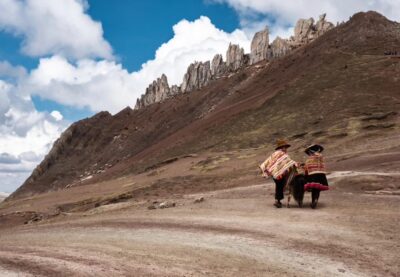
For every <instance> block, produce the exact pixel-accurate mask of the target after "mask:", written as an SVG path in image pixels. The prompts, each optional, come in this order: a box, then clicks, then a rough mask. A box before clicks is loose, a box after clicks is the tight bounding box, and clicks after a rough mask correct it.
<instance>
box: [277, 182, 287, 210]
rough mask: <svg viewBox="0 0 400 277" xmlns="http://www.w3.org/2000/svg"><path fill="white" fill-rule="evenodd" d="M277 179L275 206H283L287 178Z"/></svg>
mask: <svg viewBox="0 0 400 277" xmlns="http://www.w3.org/2000/svg"><path fill="white" fill-rule="evenodd" d="M274 181H275V204H274V205H275V206H276V207H279V208H280V207H281V206H282V204H281V200H282V199H283V187H284V185H285V180H284V178H282V179H280V180H276V179H274Z"/></svg>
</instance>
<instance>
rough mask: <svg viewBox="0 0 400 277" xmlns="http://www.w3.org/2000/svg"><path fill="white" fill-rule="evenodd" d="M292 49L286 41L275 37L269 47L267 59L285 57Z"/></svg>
mask: <svg viewBox="0 0 400 277" xmlns="http://www.w3.org/2000/svg"><path fill="white" fill-rule="evenodd" d="M291 49H292V46H291V44H290V43H289V41H288V40H287V39H283V38H281V37H276V39H274V41H273V42H272V43H271V45H270V51H269V55H268V56H269V58H270V59H276V58H280V57H283V56H285V55H286V54H287V53H288V52H289V51H290V50H291Z"/></svg>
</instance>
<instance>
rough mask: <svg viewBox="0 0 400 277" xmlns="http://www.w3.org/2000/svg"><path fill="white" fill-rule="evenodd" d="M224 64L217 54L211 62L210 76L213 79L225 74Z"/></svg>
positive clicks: (220, 56)
mask: <svg viewBox="0 0 400 277" xmlns="http://www.w3.org/2000/svg"><path fill="white" fill-rule="evenodd" d="M226 71H227V70H226V63H225V62H224V60H223V59H222V55H221V54H217V55H215V56H214V58H213V59H212V61H211V75H212V76H213V77H214V78H219V77H221V76H222V75H223V74H225V73H226Z"/></svg>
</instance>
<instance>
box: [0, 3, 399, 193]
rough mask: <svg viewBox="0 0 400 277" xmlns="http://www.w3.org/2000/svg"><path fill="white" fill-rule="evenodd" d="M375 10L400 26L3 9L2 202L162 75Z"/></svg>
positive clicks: (274, 6)
mask: <svg viewBox="0 0 400 277" xmlns="http://www.w3.org/2000/svg"><path fill="white" fill-rule="evenodd" d="M367 10H376V11H379V12H381V13H382V14H384V15H385V16H387V17H389V18H390V19H392V20H397V21H399V19H400V13H398V11H399V10H400V1H392V0H370V1H361V0H298V1H291V0H252V1H248V0H152V1H139V0H116V1H110V0H62V1H43V0H0V180H1V181H0V192H1V191H4V192H12V191H13V190H15V189H16V188H17V187H18V186H19V185H21V184H22V183H23V181H24V180H25V179H26V178H27V177H28V176H29V175H30V173H31V172H32V170H33V169H34V168H35V166H36V165H37V164H38V163H40V161H41V160H42V159H43V157H44V155H46V154H47V153H48V151H49V150H50V149H51V146H52V144H53V142H54V141H55V140H56V139H57V138H58V137H59V136H60V134H61V132H62V131H63V130H65V129H66V128H67V127H68V126H69V125H70V124H71V123H72V122H74V121H77V120H80V119H82V118H85V117H88V116H91V115H93V114H94V113H97V112H99V111H103V110H107V111H110V112H111V113H113V114H114V113H117V112H118V111H120V110H121V109H123V108H125V107H126V106H130V107H134V105H135V102H136V99H137V98H138V97H140V95H141V94H142V93H144V91H145V89H146V87H147V86H148V85H149V84H150V83H151V82H152V81H153V80H155V79H156V78H158V77H160V76H161V74H166V75H167V77H168V82H169V84H170V85H171V84H178V85H179V84H181V82H182V77H183V75H184V73H185V72H186V69H187V67H188V66H189V64H190V63H191V62H194V61H206V60H210V59H212V57H213V56H214V55H215V54H224V53H225V52H226V49H227V48H228V45H229V43H231V42H232V43H235V44H239V45H240V46H241V47H243V48H244V50H245V52H247V53H248V52H249V50H250V42H251V38H252V36H253V34H254V32H256V31H259V30H261V29H263V28H264V27H265V26H266V25H268V26H269V30H270V41H272V39H274V38H275V37H276V36H278V35H279V36H282V37H288V36H290V35H291V34H293V26H294V25H295V23H296V20H298V19H299V18H309V17H314V18H317V17H318V15H320V14H322V13H327V14H328V16H327V19H328V20H330V21H332V22H334V23H336V22H337V21H343V20H347V19H348V18H349V16H351V15H352V14H353V13H355V12H358V11H367Z"/></svg>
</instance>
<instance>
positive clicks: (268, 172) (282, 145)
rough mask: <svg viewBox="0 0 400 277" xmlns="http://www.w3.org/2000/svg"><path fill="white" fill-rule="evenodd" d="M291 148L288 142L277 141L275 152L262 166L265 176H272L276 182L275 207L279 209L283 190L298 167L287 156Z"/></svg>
mask: <svg viewBox="0 0 400 277" xmlns="http://www.w3.org/2000/svg"><path fill="white" fill-rule="evenodd" d="M289 147H290V144H289V143H287V141H285V140H282V139H279V140H277V142H276V148H275V152H273V153H272V154H271V156H269V157H268V158H267V159H266V160H265V161H264V162H263V163H262V164H261V165H260V169H261V171H262V174H263V176H264V177H267V176H271V177H272V178H273V180H274V182H275V203H274V206H275V207H277V208H281V207H282V203H281V200H282V199H283V197H284V195H283V190H284V188H285V185H286V183H287V181H288V179H289V178H290V177H291V174H289V172H291V171H290V169H291V168H292V167H293V166H296V165H297V163H296V162H295V161H293V160H292V159H291V158H290V157H289V155H288V154H287V150H288V148H289ZM292 177H293V176H292Z"/></svg>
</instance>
